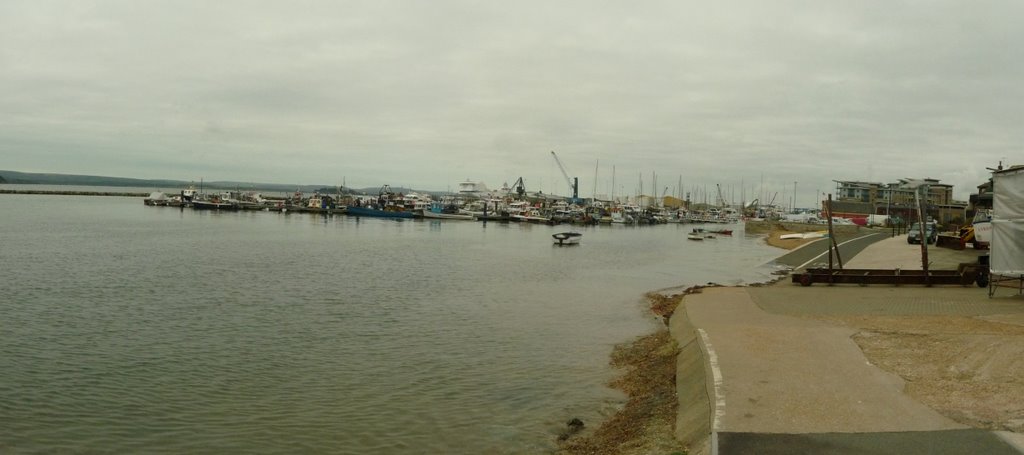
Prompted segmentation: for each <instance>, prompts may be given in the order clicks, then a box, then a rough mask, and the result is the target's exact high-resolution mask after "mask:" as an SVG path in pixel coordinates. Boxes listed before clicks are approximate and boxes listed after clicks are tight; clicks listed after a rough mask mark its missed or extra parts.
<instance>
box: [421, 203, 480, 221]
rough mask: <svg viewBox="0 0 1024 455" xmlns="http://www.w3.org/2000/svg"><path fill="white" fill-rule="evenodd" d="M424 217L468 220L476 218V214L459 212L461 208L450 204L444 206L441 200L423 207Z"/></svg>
mask: <svg viewBox="0 0 1024 455" xmlns="http://www.w3.org/2000/svg"><path fill="white" fill-rule="evenodd" d="M423 218H430V219H437V220H468V221H473V220H475V219H476V217H475V216H473V215H471V214H467V213H459V208H458V207H456V206H454V205H450V206H448V207H445V206H443V205H442V204H441V203H439V202H433V203H431V204H430V207H429V208H426V209H423Z"/></svg>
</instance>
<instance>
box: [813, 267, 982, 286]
mask: <svg viewBox="0 0 1024 455" xmlns="http://www.w3.org/2000/svg"><path fill="white" fill-rule="evenodd" d="M793 283H799V284H800V285H801V286H810V285H812V284H814V283H828V284H859V285H862V286H866V285H869V284H891V285H894V286H899V285H901V284H918V285H921V284H923V285H926V286H932V285H937V284H941V285H951V284H952V285H960V286H970V285H971V283H975V284H977V285H978V287H985V286H988V268H987V267H984V266H982V265H979V264H967V263H964V264H960V266H959V267H957V270H929V271H928V272H927V273H926V272H925V271H924V270H902V269H832V270H829V269H827V268H811V269H807V270H805V271H804V272H802V273H795V274H793Z"/></svg>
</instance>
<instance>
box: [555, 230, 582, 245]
mask: <svg viewBox="0 0 1024 455" xmlns="http://www.w3.org/2000/svg"><path fill="white" fill-rule="evenodd" d="M551 237H552V238H554V239H555V244H557V245H578V244H579V243H580V240H581V239H583V234H580V233H579V232H559V233H557V234H551Z"/></svg>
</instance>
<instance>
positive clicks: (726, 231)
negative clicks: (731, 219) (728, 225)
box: [708, 229, 732, 235]
mask: <svg viewBox="0 0 1024 455" xmlns="http://www.w3.org/2000/svg"><path fill="white" fill-rule="evenodd" d="M708 232H710V233H712V234H721V235H732V229H712V230H710V231H708Z"/></svg>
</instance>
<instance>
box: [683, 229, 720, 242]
mask: <svg viewBox="0 0 1024 455" xmlns="http://www.w3.org/2000/svg"><path fill="white" fill-rule="evenodd" d="M686 238H687V239H689V240H704V239H713V238H715V236H714V235H711V234H710V233H708V232H707V231H705V230H704V229H701V228H694V229H693V230H692V231H690V232H689V233H687V234H686Z"/></svg>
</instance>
